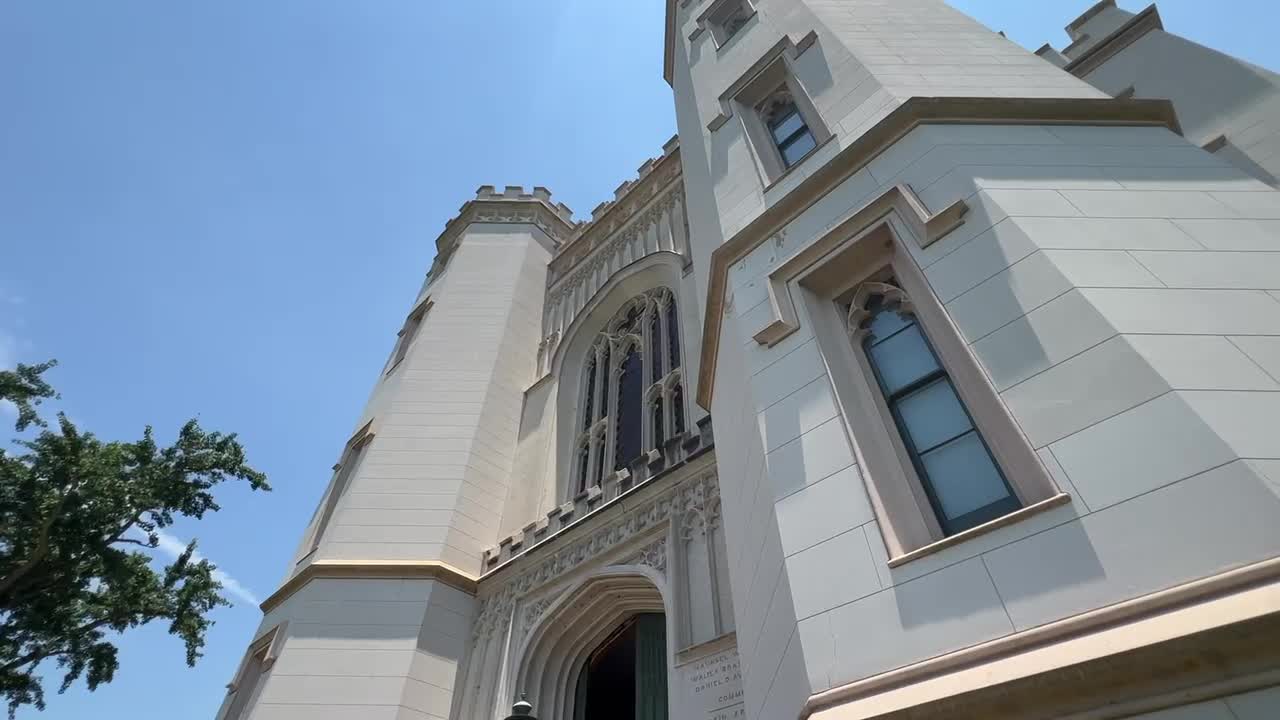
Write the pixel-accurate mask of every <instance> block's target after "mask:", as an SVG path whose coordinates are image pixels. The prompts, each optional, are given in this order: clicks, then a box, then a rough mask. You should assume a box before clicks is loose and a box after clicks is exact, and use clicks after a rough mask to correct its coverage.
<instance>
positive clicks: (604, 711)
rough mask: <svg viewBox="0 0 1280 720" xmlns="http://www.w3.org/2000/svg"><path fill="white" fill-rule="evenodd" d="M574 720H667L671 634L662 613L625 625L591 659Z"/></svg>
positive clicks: (577, 693) (580, 678)
mask: <svg viewBox="0 0 1280 720" xmlns="http://www.w3.org/2000/svg"><path fill="white" fill-rule="evenodd" d="M573 704H574V720H667V628H666V617H665V616H663V615H662V614H660V613H644V614H641V615H636V616H634V617H632V618H630V619H629V620H627V621H626V622H624V623H623V624H622V625H621V626H620V627H618V629H617V630H616V631H615V632H614V633H613V634H612V635H610V636H609V638H608V639H607V640H605V641H604V642H603V643H602V644H601V645H600V646H599V647H598V648H596V649H595V650H594V651H593V652H592V653H591V654H590V655H589V656H588V657H587V662H586V663H584V664H583V666H582V672H580V673H579V675H578V682H577V688H576V690H575V692H574V703H573Z"/></svg>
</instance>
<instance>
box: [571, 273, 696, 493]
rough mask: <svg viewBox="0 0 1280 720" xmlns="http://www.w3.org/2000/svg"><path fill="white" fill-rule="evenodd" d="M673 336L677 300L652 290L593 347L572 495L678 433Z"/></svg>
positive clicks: (680, 409)
mask: <svg viewBox="0 0 1280 720" xmlns="http://www.w3.org/2000/svg"><path fill="white" fill-rule="evenodd" d="M679 337H680V327H679V325H678V313H677V311H676V301H675V295H674V294H673V293H672V292H671V290H669V289H668V288H656V289H654V290H650V291H648V292H646V293H643V294H641V295H638V296H636V297H634V298H632V299H631V300H628V301H627V302H626V304H624V305H623V306H622V308H621V309H620V310H619V311H618V313H617V314H616V315H615V316H614V317H613V319H612V320H610V321H609V322H608V323H607V324H606V325H605V328H604V330H603V331H602V332H601V333H600V335H599V336H597V337H596V339H595V341H594V342H593V343H592V346H591V350H590V351H589V354H588V358H587V363H586V366H585V370H584V375H583V378H582V385H581V387H582V398H581V400H580V402H579V408H580V412H581V417H580V421H579V422H578V423H577V427H578V429H579V432H578V435H577V438H576V441H575V444H574V449H575V450H574V462H575V464H576V465H575V467H574V470H573V475H572V477H573V478H574V487H573V492H574V494H575V495H577V494H581V493H584V492H586V491H587V490H588V489H590V488H591V487H594V486H599V485H601V484H603V483H604V479H605V477H606V476H607V474H608V473H610V472H617V471H620V470H624V469H629V468H631V467H632V466H633V465H634V464H635V463H636V462H637V461H639V460H641V459H642V458H645V457H646V456H648V455H649V454H650V453H651V452H652V451H653V450H655V449H660V448H661V447H662V446H663V444H664V443H665V442H667V441H668V440H670V439H672V438H673V437H677V436H679V435H680V434H682V433H683V432H684V427H685V418H684V392H683V388H682V383H683V380H682V376H681V371H680V342H679ZM672 429H674V432H673V430H672Z"/></svg>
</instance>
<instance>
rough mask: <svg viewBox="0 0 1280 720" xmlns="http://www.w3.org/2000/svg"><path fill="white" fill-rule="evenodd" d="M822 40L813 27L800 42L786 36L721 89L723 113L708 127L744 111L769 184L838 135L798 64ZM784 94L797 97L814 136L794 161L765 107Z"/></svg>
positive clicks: (745, 124)
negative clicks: (771, 127) (776, 134)
mask: <svg viewBox="0 0 1280 720" xmlns="http://www.w3.org/2000/svg"><path fill="white" fill-rule="evenodd" d="M817 39H818V35H817V33H816V32H812V31H811V32H809V33H808V34H807V35H805V36H804V37H802V38H800V40H798V41H796V40H792V38H791V37H790V36H784V37H783V38H782V39H781V40H779V41H778V42H777V43H775V44H774V46H773V47H771V48H770V49H769V50H767V51H766V52H765V53H764V55H762V56H761V57H760V59H759V60H757V61H756V62H755V64H753V65H752V66H751V67H750V68H749V69H748V70H747V71H746V72H745V73H743V75H742V76H741V77H740V78H738V79H737V80H736V81H735V82H734V83H733V84H732V85H730V86H729V87H728V88H727V89H726V90H725V91H724V92H723V93H721V94H720V107H721V110H720V114H719V115H717V116H716V117H715V118H714V119H712V121H711V122H710V123H709V124H708V125H707V129H708V130H709V131H711V132H713V133H714V132H716V131H717V130H719V129H720V128H721V127H723V126H724V125H725V124H726V123H728V122H729V119H730V118H732V117H733V116H734V115H739V116H741V118H742V125H743V131H744V132H745V133H746V137H747V142H748V144H749V145H750V146H751V148H752V156H753V157H754V158H755V161H756V166H757V168H758V169H759V170H760V173H761V175H762V176H763V177H764V178H766V182H767V187H772V186H773V185H775V184H777V182H778V181H779V180H781V179H782V177H783V176H784V175H787V174H788V173H789V172H790V171H791V170H793V169H795V168H796V167H798V166H800V165H802V164H803V163H804V160H805V159H806V158H808V157H810V156H812V155H813V154H814V153H815V152H817V151H818V149H819V148H821V147H822V146H824V145H826V144H827V142H828V141H830V140H831V139H832V138H833V137H834V136H833V135H832V133H831V131H830V130H829V129H828V128H827V126H826V124H825V123H824V122H823V121H822V115H821V114H820V113H819V112H818V108H817V107H816V106H815V105H814V104H813V101H812V100H811V99H810V98H809V93H808V92H807V91H806V90H805V88H804V85H802V84H801V83H800V80H799V79H798V78H797V77H796V73H795V69H794V64H795V61H796V59H797V58H799V57H800V55H802V54H803V53H804V52H805V51H806V50H808V49H809V48H810V47H812V46H813V44H814V43H815V42H817ZM779 93H786V94H788V95H789V96H790V97H791V99H792V101H793V102H794V103H795V106H796V109H797V110H798V111H799V113H800V117H801V118H802V119H803V120H804V124H805V126H806V127H808V129H809V132H810V133H811V134H812V135H813V140H814V147H813V149H812V150H810V151H809V152H808V153H807V154H806V155H805V156H804V157H802V158H797V160H796V161H795V162H793V163H792V164H791V165H789V166H788V165H787V164H786V162H785V161H784V160H783V158H782V154H781V153H780V152H779V150H778V146H777V143H776V142H774V139H773V136H772V135H771V134H770V132H769V128H768V126H767V125H766V121H765V118H764V116H763V114H762V111H761V107H762V106H763V105H765V104H766V103H768V102H769V100H770V99H771V98H772V97H774V96H776V95H778V94H779Z"/></svg>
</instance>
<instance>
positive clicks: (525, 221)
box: [422, 185, 581, 290]
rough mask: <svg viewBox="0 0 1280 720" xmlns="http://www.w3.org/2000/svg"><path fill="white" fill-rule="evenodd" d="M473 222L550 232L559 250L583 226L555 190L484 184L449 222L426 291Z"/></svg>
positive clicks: (548, 233)
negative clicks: (558, 199)
mask: <svg viewBox="0 0 1280 720" xmlns="http://www.w3.org/2000/svg"><path fill="white" fill-rule="evenodd" d="M472 223H499V224H520V225H534V226H536V227H538V228H539V229H541V230H542V231H543V232H544V233H546V235H547V237H549V238H550V239H551V240H552V242H554V243H555V245H556V247H560V246H561V245H563V244H564V243H566V242H568V241H569V240H570V239H572V238H574V237H576V236H577V233H578V231H579V228H580V226H581V223H578V222H575V221H574V219H573V210H571V209H569V206H567V205H565V204H564V203H562V202H555V201H553V200H552V198H551V191H550V190H548V189H546V188H545V187H541V186H534V188H533V190H532V191H531V192H526V191H525V189H524V188H523V187H521V186H519V185H507V186H505V187H504V188H503V189H502V190H501V191H499V190H498V189H497V187H496V186H494V185H481V186H480V187H479V188H478V189H477V190H476V196H475V199H473V200H468V201H467V202H465V203H463V204H462V207H460V208H459V209H458V214H457V215H455V216H454V217H453V218H451V219H450V220H449V221H448V222H447V223H445V227H444V232H442V233H441V234H440V237H438V238H437V239H436V257H435V260H434V261H433V262H432V264H431V270H430V272H428V273H427V278H426V280H425V281H424V283H423V286H422V288H423V290H426V287H427V286H428V285H430V284H431V282H432V280H433V279H435V278H436V277H438V276H439V274H440V272H441V271H442V270H444V268H445V267H446V266H447V265H448V263H449V257H450V256H451V255H452V254H453V251H454V250H455V249H456V248H457V244H458V238H459V237H461V236H462V233H463V232H464V231H465V230H466V228H467V226H469V225H471V224H472Z"/></svg>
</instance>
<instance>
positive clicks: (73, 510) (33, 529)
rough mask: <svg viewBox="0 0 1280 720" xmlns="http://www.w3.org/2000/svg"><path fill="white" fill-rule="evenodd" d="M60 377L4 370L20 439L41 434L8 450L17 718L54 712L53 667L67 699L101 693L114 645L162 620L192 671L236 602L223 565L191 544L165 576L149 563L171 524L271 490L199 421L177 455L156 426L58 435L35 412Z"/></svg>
mask: <svg viewBox="0 0 1280 720" xmlns="http://www.w3.org/2000/svg"><path fill="white" fill-rule="evenodd" d="M53 365H54V363H53V362H48V363H42V364H40V365H18V366H17V368H16V369H15V370H0V400H7V401H9V402H11V403H13V404H14V405H15V406H16V407H17V410H18V419H17V423H16V425H15V427H16V429H17V430H18V431H19V432H22V431H24V430H26V429H27V428H28V427H30V426H33V425H34V426H36V427H38V428H41V429H40V430H39V432H38V434H36V436H35V437H34V438H30V439H20V440H17V441H15V444H16V445H17V447H18V448H19V450H18V451H17V452H16V453H13V454H10V453H6V452H5V451H3V450H0V697H2V698H3V699H4V700H5V701H6V702H7V703H8V706H9V715H10V717H11V718H12V717H13V715H14V714H15V713H16V712H17V709H18V708H19V707H21V706H23V705H35V706H36V707H38V708H40V709H44V694H43V692H42V691H41V686H40V676H39V675H38V674H37V671H38V670H39V668H40V667H41V665H42V664H43V663H51V664H53V666H54V667H56V668H57V671H58V672H59V673H60V674H61V675H62V685H61V688H60V690H59V691H60V692H61V691H65V690H66V689H67V688H68V687H70V685H71V684H72V683H73V682H75V681H76V680H77V679H80V678H84V680H85V683H86V684H87V685H88V687H89V689H90V690H92V689H94V688H96V687H98V685H100V684H102V683H105V682H110V681H111V679H112V677H113V676H114V674H115V671H116V669H117V667H118V662H117V659H116V646H115V645H114V644H113V643H112V642H111V640H112V639H113V638H114V637H115V636H116V635H117V634H118V633H120V632H123V631H125V630H127V629H129V628H132V627H137V626H140V625H144V624H146V623H149V622H151V621H153V620H160V621H167V622H168V623H169V632H170V633H171V634H173V635H176V636H178V637H179V638H181V639H182V641H183V642H184V643H185V645H186V657H187V664H188V665H194V664H195V661H196V659H197V658H199V657H200V655H201V653H200V650H201V648H202V647H203V646H204V640H205V633H206V631H207V630H208V629H209V627H210V625H212V621H210V620H209V618H208V615H209V612H210V611H211V610H213V609H214V608H215V607H217V606H219V605H228V604H229V603H228V602H227V601H226V600H225V599H224V598H223V597H222V595H221V594H220V593H219V590H220V589H221V587H222V586H221V584H219V583H218V581H217V580H215V579H214V566H213V565H211V564H209V562H208V561H206V560H202V559H193V553H194V551H195V542H192V543H191V544H190V545H188V546H187V548H186V551H185V552H183V553H182V554H181V555H180V556H179V557H178V558H177V559H176V560H174V561H173V562H172V563H171V564H169V565H167V566H165V567H164V568H163V569H161V570H156V569H153V567H152V561H153V555H152V554H151V553H150V552H148V550H149V549H150V548H154V547H156V545H157V544H158V542H159V536H158V534H157V532H158V531H159V530H161V529H162V528H165V527H167V526H169V525H172V524H173V522H174V520H175V519H177V518H179V517H189V518H200V517H203V516H204V514H205V513H207V512H215V511H217V510H218V504H217V503H216V502H215V501H214V497H213V493H212V490H213V488H214V487H215V486H217V485H219V484H221V483H223V482H226V481H228V480H239V481H245V482H248V483H249V486H250V487H251V488H253V489H254V490H270V487H268V485H267V481H266V477H265V476H264V475H263V474H262V473H260V472H258V471H257V470H254V469H253V468H252V467H250V466H249V465H248V464H247V463H246V462H245V454H244V449H243V448H242V447H241V446H240V443H239V442H237V440H236V436H235V435H234V434H231V435H224V434H222V433H217V432H206V431H204V430H202V429H201V428H200V426H199V425H198V424H197V423H196V421H195V420H191V421H189V422H187V424H185V425H183V426H182V429H181V430H180V431H179V432H178V438H177V440H176V441H175V442H174V443H173V445H171V446H169V447H161V446H160V445H158V444H157V443H156V440H155V438H154V436H153V435H152V432H151V428H150V427H148V428H146V430H145V431H144V432H143V434H142V439H140V440H137V441H134V442H103V441H101V440H99V439H97V438H96V437H94V436H93V435H92V434H91V433H87V432H83V431H81V430H80V429H78V428H77V427H76V426H75V425H74V424H73V423H72V422H71V421H70V420H68V419H67V417H66V416H65V415H62V414H59V415H58V422H57V427H56V431H55V430H51V429H50V428H49V427H48V426H47V424H46V423H45V422H44V421H43V420H41V419H40V417H39V415H38V414H37V413H36V407H37V406H38V405H39V404H40V403H41V402H42V401H43V400H46V399H49V398H53V397H57V396H56V394H55V392H54V390H53V388H52V387H50V385H49V384H48V383H47V382H45V381H44V379H43V377H42V376H43V373H44V372H45V371H47V370H48V369H49V368H51V367H53Z"/></svg>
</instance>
